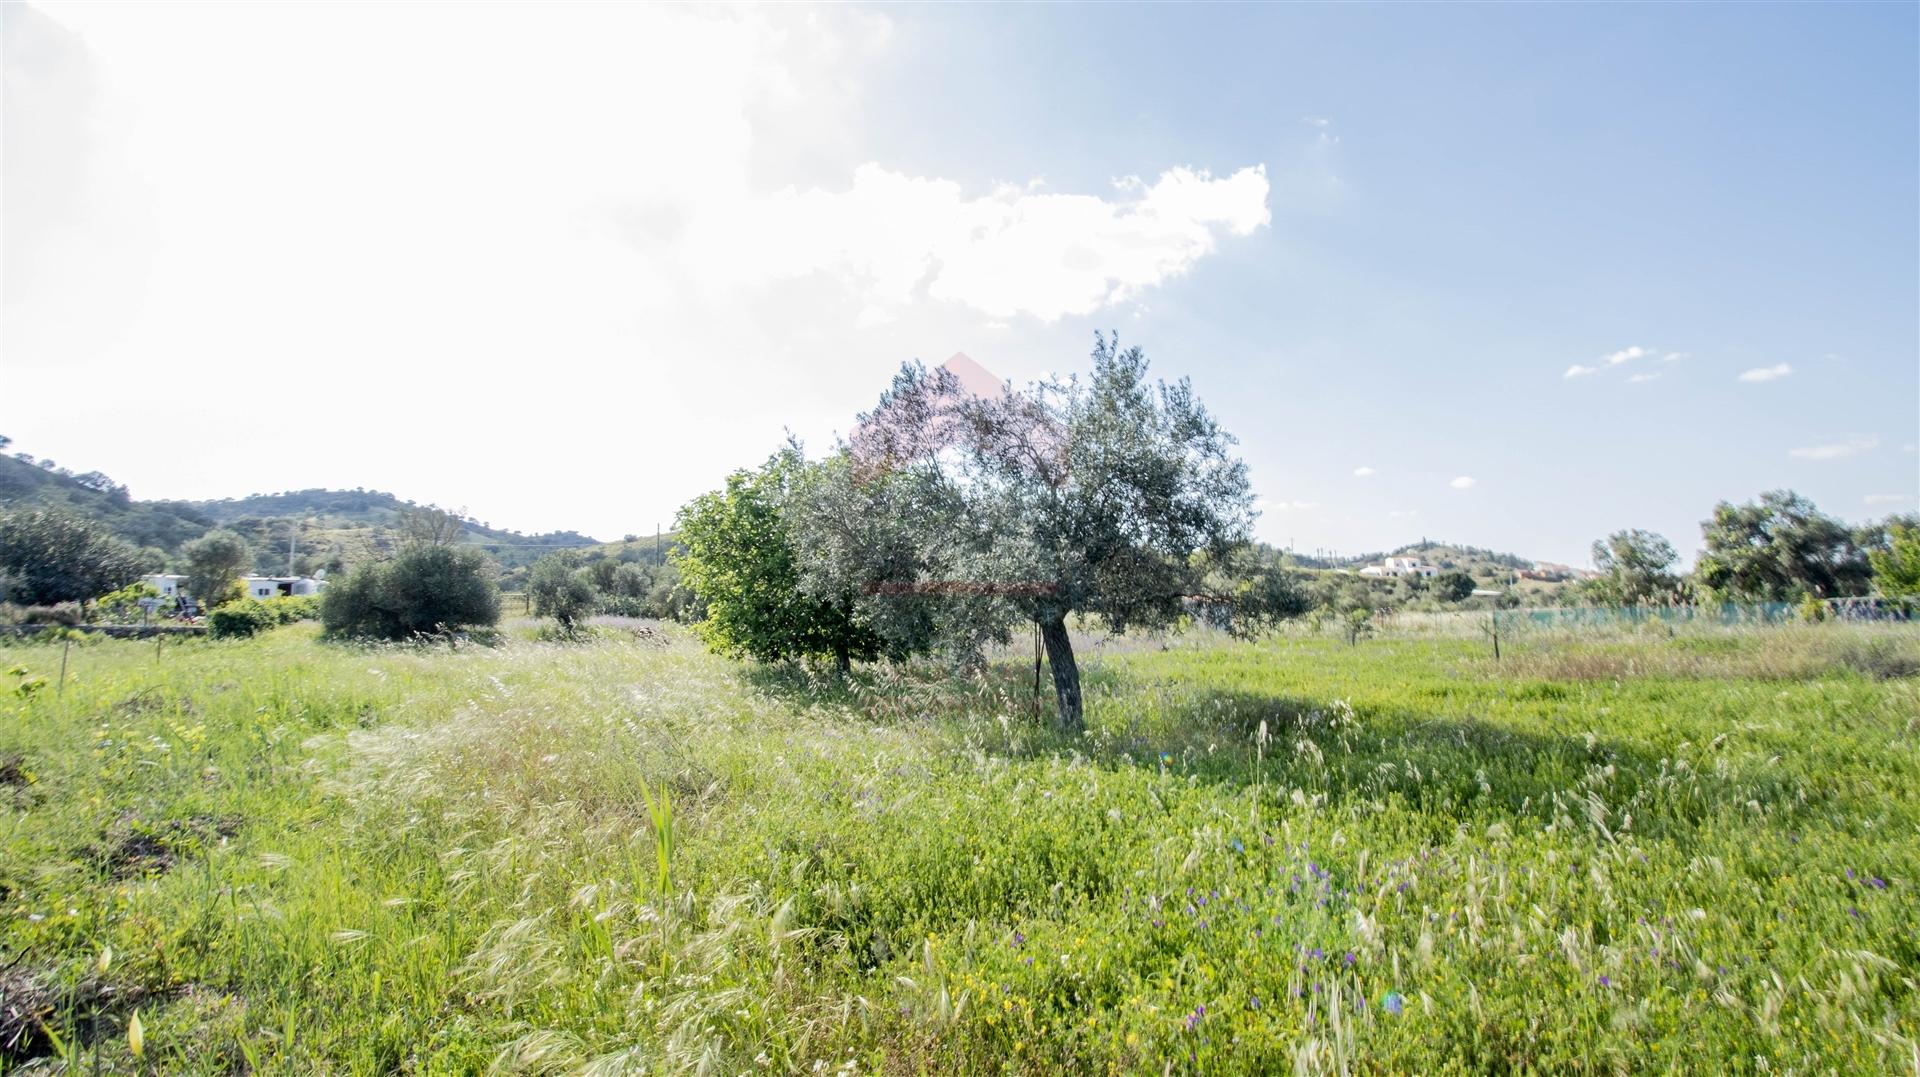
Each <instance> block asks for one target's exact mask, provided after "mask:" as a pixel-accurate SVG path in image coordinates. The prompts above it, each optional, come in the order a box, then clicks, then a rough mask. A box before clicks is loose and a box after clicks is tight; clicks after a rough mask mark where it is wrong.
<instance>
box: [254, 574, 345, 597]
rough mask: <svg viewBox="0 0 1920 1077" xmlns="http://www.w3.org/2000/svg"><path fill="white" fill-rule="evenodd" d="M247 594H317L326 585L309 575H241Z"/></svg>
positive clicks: (277, 595)
mask: <svg viewBox="0 0 1920 1077" xmlns="http://www.w3.org/2000/svg"><path fill="white" fill-rule="evenodd" d="M240 582H241V583H243V584H245V585H246V588H247V594H248V595H250V596H252V597H254V598H279V597H281V596H282V595H295V596H297V595H317V594H319V593H320V589H321V588H322V587H325V586H326V585H327V581H325V580H316V579H314V578H313V577H311V576H242V577H241V578H240Z"/></svg>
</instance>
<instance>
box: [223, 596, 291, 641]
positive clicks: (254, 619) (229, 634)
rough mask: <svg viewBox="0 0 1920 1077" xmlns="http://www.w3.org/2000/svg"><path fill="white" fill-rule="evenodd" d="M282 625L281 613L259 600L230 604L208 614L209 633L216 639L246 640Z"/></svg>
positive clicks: (238, 601) (246, 600)
mask: <svg viewBox="0 0 1920 1077" xmlns="http://www.w3.org/2000/svg"><path fill="white" fill-rule="evenodd" d="M280 623H281V622H280V616H279V613H278V612H277V611H275V610H274V608H273V607H272V606H270V605H268V604H267V603H265V602H262V601H260V600H259V599H257V598H242V599H239V600H237V601H233V602H229V603H227V604H226V605H224V606H221V607H219V608H217V609H215V610H214V611H213V612H211V613H209V614H207V631H208V634H209V635H211V636H212V637H213V638H214V639H245V638H246V637H248V636H251V635H254V634H256V633H259V632H264V631H266V630H267V629H269V628H272V627H274V626H275V625H277V624H280Z"/></svg>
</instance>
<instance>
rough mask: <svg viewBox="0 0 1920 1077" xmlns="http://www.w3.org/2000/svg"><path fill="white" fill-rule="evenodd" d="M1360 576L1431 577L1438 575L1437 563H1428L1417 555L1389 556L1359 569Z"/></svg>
mask: <svg viewBox="0 0 1920 1077" xmlns="http://www.w3.org/2000/svg"><path fill="white" fill-rule="evenodd" d="M1360 575H1362V576H1419V577H1421V578H1422V579H1432V578H1433V577H1435V576H1438V575H1440V567H1439V566H1438V565H1429V564H1427V563H1426V562H1425V561H1422V560H1420V559H1419V558H1418V557H1389V558H1387V559H1386V561H1385V562H1384V563H1382V564H1378V565H1368V566H1367V567H1365V568H1363V569H1361V570H1360Z"/></svg>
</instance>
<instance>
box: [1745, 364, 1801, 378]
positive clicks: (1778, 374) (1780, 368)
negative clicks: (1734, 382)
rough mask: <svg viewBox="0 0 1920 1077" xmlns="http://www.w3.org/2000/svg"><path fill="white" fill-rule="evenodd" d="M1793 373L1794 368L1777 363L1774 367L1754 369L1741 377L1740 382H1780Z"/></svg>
mask: <svg viewBox="0 0 1920 1077" xmlns="http://www.w3.org/2000/svg"><path fill="white" fill-rule="evenodd" d="M1791 373H1793V367H1791V366H1789V365H1787V364H1786V363H1775V364H1773V365H1772V366H1757V367H1754V368H1753V369H1752V370H1749V371H1746V372H1744V373H1742V374H1741V375H1740V380H1741V381H1778V380H1779V379H1781V378H1784V377H1786V376H1787V375H1789V374H1791Z"/></svg>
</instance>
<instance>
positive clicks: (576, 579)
mask: <svg viewBox="0 0 1920 1077" xmlns="http://www.w3.org/2000/svg"><path fill="white" fill-rule="evenodd" d="M527 593H528V594H531V595H532V596H533V612H534V614H535V615H536V616H539V617H551V618H553V619H554V621H555V623H557V624H558V625H559V626H560V632H561V633H562V634H563V635H572V634H573V631H574V626H575V625H576V623H577V622H578V621H579V620H580V618H582V617H585V616H586V615H587V614H588V613H589V612H591V611H592V608H593V600H594V589H593V580H592V577H591V576H589V575H588V574H587V573H586V572H585V571H575V570H574V568H573V566H572V565H571V564H570V563H569V562H568V561H567V560H566V558H564V557H563V556H561V555H559V554H549V555H547V556H546V557H542V558H541V559H540V560H539V561H536V562H534V566H533V572H532V573H530V574H529V575H528V577H527Z"/></svg>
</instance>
